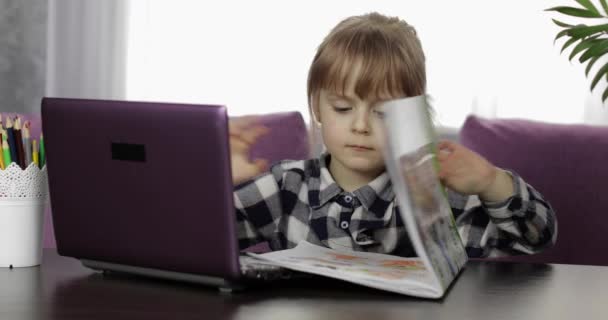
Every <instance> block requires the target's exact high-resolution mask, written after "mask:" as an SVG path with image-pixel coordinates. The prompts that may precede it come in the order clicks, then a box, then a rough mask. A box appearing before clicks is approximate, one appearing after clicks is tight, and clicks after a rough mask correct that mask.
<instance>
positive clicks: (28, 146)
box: [22, 121, 32, 168]
mask: <svg viewBox="0 0 608 320" xmlns="http://www.w3.org/2000/svg"><path fill="white" fill-rule="evenodd" d="M22 131H23V150H24V151H25V167H26V168H27V167H28V166H29V165H30V163H32V139H31V137H30V122H29V121H26V122H25V123H24V124H23V129H22Z"/></svg>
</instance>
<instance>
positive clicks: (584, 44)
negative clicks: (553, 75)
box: [568, 35, 599, 61]
mask: <svg viewBox="0 0 608 320" xmlns="http://www.w3.org/2000/svg"><path fill="white" fill-rule="evenodd" d="M597 37H599V35H598V36H594V37H592V38H587V39H583V40H581V42H580V43H579V44H577V45H576V46H575V47H574V49H572V52H571V53H570V57H568V60H570V61H572V58H574V56H576V54H577V53H579V52H581V51H583V50H586V49H589V48H590V47H591V46H592V45H594V44H595V43H596V42H597V41H598V40H596V39H595V38H597ZM573 39H576V38H573Z"/></svg>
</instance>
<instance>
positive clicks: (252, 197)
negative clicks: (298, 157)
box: [233, 163, 283, 249]
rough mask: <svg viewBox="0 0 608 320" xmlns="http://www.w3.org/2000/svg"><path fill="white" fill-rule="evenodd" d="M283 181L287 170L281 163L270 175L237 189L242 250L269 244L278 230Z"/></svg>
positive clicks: (238, 231)
mask: <svg viewBox="0 0 608 320" xmlns="http://www.w3.org/2000/svg"><path fill="white" fill-rule="evenodd" d="M282 177H283V169H282V167H281V165H280V163H279V164H276V165H274V166H273V167H272V168H271V170H270V172H267V173H264V174H261V175H259V176H257V177H255V178H253V179H252V180H249V181H247V182H244V183H242V184H240V185H238V186H236V187H235V190H234V193H233V194H234V206H235V209H236V218H237V236H238V241H239V247H240V248H241V249H245V248H247V247H250V246H252V245H254V244H256V243H259V242H263V241H267V240H268V239H270V237H271V235H272V234H273V233H274V232H275V231H276V230H277V226H278V221H279V219H280V216H281V212H282V210H281V198H280V190H281V184H282Z"/></svg>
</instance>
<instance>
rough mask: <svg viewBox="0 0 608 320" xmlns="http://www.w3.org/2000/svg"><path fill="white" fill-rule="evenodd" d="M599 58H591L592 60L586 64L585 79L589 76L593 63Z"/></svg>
mask: <svg viewBox="0 0 608 320" xmlns="http://www.w3.org/2000/svg"><path fill="white" fill-rule="evenodd" d="M599 58H600V56H597V57H593V58H591V60H589V62H587V67H586V68H585V77H588V76H589V71H591V67H592V66H593V64H595V62H596V61H597V60H598V59H599Z"/></svg>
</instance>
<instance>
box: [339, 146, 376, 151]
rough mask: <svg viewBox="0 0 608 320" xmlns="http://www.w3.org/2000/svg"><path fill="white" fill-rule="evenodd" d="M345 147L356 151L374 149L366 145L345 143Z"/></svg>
mask: <svg viewBox="0 0 608 320" xmlns="http://www.w3.org/2000/svg"><path fill="white" fill-rule="evenodd" d="M346 147H347V148H350V149H353V150H356V151H371V150H374V148H370V147H366V146H359V145H346Z"/></svg>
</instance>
